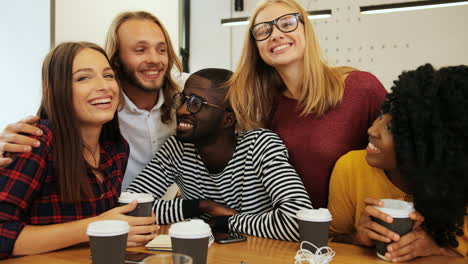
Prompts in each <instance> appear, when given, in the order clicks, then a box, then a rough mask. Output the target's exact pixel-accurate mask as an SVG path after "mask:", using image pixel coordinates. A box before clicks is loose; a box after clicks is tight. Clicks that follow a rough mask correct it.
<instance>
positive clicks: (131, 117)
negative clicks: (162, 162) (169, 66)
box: [118, 73, 188, 191]
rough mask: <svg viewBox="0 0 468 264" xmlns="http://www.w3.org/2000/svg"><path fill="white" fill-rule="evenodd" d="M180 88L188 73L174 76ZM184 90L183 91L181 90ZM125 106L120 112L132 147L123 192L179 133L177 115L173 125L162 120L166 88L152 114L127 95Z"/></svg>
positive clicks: (125, 135)
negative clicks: (164, 145) (170, 139)
mask: <svg viewBox="0 0 468 264" xmlns="http://www.w3.org/2000/svg"><path fill="white" fill-rule="evenodd" d="M173 78H174V80H175V81H176V82H177V83H178V84H179V87H184V84H185V81H186V80H187V78H188V74H186V73H182V74H173ZM181 90H182V88H181ZM123 97H124V99H125V107H124V108H123V109H122V110H121V111H120V112H119V114H118V115H119V126H120V132H121V133H122V136H124V138H125V139H126V140H127V141H128V144H129V145H130V157H129V160H128V164H127V170H126V171H125V175H124V180H123V183H122V191H124V190H125V189H127V187H128V185H129V184H130V183H131V182H132V181H133V179H134V178H135V177H136V176H137V175H138V174H139V173H140V172H141V171H142V170H143V169H144V168H145V166H146V164H148V162H149V161H150V160H151V159H152V158H153V156H154V154H155V153H156V152H157V151H158V150H159V149H160V148H161V146H162V145H163V144H164V142H165V141H166V139H167V138H169V137H170V136H172V135H174V134H175V129H176V121H175V116H174V117H173V119H172V122H169V123H168V124H164V123H163V122H162V121H161V106H162V105H163V103H164V95H163V91H162V89H160V90H159V97H158V101H157V103H156V105H155V106H154V107H153V109H151V110H150V111H147V110H143V109H139V108H138V107H137V106H136V105H135V104H134V103H133V102H132V101H131V100H130V99H129V98H128V97H127V95H126V94H125V93H124V94H123Z"/></svg>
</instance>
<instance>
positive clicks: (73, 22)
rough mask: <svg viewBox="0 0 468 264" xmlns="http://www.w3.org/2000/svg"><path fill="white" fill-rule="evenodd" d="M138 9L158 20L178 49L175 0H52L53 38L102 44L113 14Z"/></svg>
mask: <svg viewBox="0 0 468 264" xmlns="http://www.w3.org/2000/svg"><path fill="white" fill-rule="evenodd" d="M140 10H143V11H148V12H150V13H152V14H154V15H156V16H157V17H158V18H159V19H161V20H162V22H163V24H164V26H165V27H166V29H167V31H168V32H169V35H170V38H171V40H172V44H173V45H174V47H176V51H177V52H179V48H178V47H179V1H178V0H171V1H167V0H79V1H75V0H74V1H70V0H56V18H55V19H56V20H55V42H56V43H57V44H58V43H60V42H63V41H90V42H94V43H96V44H99V45H101V46H104V41H105V37H106V33H107V29H108V28H109V26H110V24H111V22H112V20H113V19H114V17H115V16H117V14H119V13H121V12H124V11H140Z"/></svg>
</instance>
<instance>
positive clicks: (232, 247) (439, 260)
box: [1, 227, 467, 264]
mask: <svg viewBox="0 0 468 264" xmlns="http://www.w3.org/2000/svg"><path fill="white" fill-rule="evenodd" d="M161 233H163V234H167V227H164V228H162V230H161ZM328 246H330V247H331V248H333V250H335V252H336V255H335V257H334V258H333V261H332V262H331V263H333V264H389V262H387V261H384V260H381V259H379V258H377V257H376V255H375V250H374V249H369V248H363V247H358V246H354V245H347V244H339V243H333V242H330V243H329V245H328ZM298 249H299V243H297V242H286V241H278V240H272V239H265V238H259V237H251V236H248V238H247V241H246V242H240V243H233V244H224V245H222V244H217V243H213V245H212V246H211V247H210V248H209V249H208V261H207V263H208V264H230V263H232V264H239V263H240V262H241V261H244V262H246V263H247V264H254V263H268V264H270V263H271V264H275V263H278V264H280V263H281V264H287V263H290V264H292V263H294V256H295V255H296V252H297V250H298ZM127 250H129V251H138V252H148V253H156V254H157V252H154V251H147V250H146V249H145V248H144V247H136V248H128V249H127ZM89 254H90V250H89V246H88V245H87V244H84V245H79V246H75V247H72V248H68V249H63V250H59V251H55V252H51V253H47V254H41V255H35V256H27V257H20V258H14V259H8V260H5V261H2V262H1V263H2V264H14V263H18V264H19V263H21V264H29V263H31V264H42V263H44V264H49V263H53V264H71V263H91V260H90V258H89ZM406 263H411V264H458V263H460V264H461V263H465V264H466V263H467V262H466V260H464V259H461V258H451V257H425V258H418V259H416V260H413V261H411V262H406Z"/></svg>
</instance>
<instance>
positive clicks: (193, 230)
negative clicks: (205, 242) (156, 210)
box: [169, 219, 211, 239]
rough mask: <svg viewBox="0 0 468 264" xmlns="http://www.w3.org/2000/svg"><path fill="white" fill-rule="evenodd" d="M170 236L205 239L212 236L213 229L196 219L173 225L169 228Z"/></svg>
mask: <svg viewBox="0 0 468 264" xmlns="http://www.w3.org/2000/svg"><path fill="white" fill-rule="evenodd" d="M169 235H170V236H171V237H177V238H189V239H195V238H203V237H209V236H211V228H210V226H209V225H208V224H207V223H205V222H203V220H199V219H194V220H190V221H188V222H179V223H175V224H172V225H171V227H170V228H169Z"/></svg>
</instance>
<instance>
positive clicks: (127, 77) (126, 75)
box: [120, 67, 166, 92]
mask: <svg viewBox="0 0 468 264" xmlns="http://www.w3.org/2000/svg"><path fill="white" fill-rule="evenodd" d="M121 72H122V74H121V75H120V76H122V77H121V80H122V81H123V83H128V84H130V85H132V86H134V87H136V88H138V89H140V90H142V91H144V92H155V91H159V89H161V87H163V86H164V83H165V82H166V77H165V76H164V79H163V81H162V82H161V84H160V85H156V86H153V87H146V86H145V85H144V84H143V83H141V82H140V81H139V80H138V79H137V78H136V74H134V73H133V72H130V71H128V70H127V69H126V68H125V67H121Z"/></svg>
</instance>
